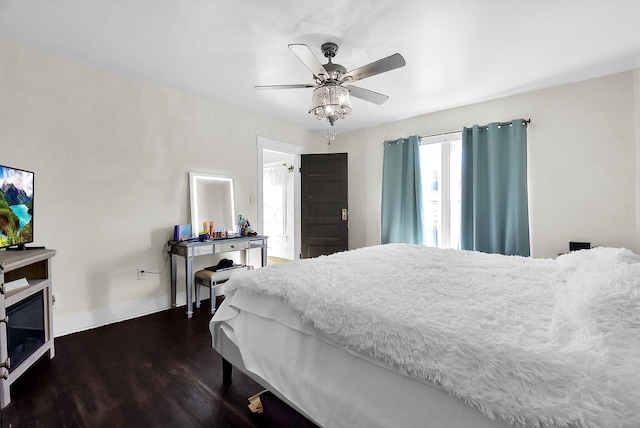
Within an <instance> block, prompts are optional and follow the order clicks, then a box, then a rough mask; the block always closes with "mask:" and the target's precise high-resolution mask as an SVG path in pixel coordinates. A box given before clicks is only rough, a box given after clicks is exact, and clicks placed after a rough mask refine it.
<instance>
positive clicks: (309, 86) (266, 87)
mask: <svg viewBox="0 0 640 428" xmlns="http://www.w3.org/2000/svg"><path fill="white" fill-rule="evenodd" d="M315 87H316V85H312V84H310V83H300V84H296V85H262V86H255V88H256V89H260V90H262V89H301V88H315Z"/></svg>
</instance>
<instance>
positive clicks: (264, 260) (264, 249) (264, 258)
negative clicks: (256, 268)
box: [260, 241, 267, 267]
mask: <svg viewBox="0 0 640 428" xmlns="http://www.w3.org/2000/svg"><path fill="white" fill-rule="evenodd" d="M260 251H261V253H262V267H265V266H266V265H267V242H266V241H265V242H264V245H263V246H262V248H261V249H260Z"/></svg>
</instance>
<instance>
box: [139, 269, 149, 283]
mask: <svg viewBox="0 0 640 428" xmlns="http://www.w3.org/2000/svg"><path fill="white" fill-rule="evenodd" d="M142 279H147V276H146V275H145V274H144V269H143V268H141V267H139V268H138V280H142Z"/></svg>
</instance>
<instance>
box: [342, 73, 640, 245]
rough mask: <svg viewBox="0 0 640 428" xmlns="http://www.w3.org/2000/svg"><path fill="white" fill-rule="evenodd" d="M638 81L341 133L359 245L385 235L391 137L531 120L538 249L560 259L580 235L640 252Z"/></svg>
mask: <svg viewBox="0 0 640 428" xmlns="http://www.w3.org/2000/svg"><path fill="white" fill-rule="evenodd" d="M638 81H640V73H639V72H638V71H637V70H636V71H633V72H626V73H620V74H615V75H611V76H606V77H603V78H598V79H593V80H588V81H583V82H578V83H574V84H570V85H565V86H560V87H556V88H551V89H546V90H541V91H536V92H531V93H527V94H523V95H518V96H512V97H508V98H503V99H499V100H494V101H490V102H483V103H479V104H475V105H470V106H466V107H461V108H456V109H452V110H447V111H442V112H438V113H433V114H428V115H424V116H420V117H415V118H412V119H408V120H403V121H398V122H392V123H387V124H383V125H380V126H377V127H374V128H369V129H366V130H362V131H355V132H352V133H348V134H342V135H341V134H338V136H337V138H336V140H335V141H334V143H333V144H332V145H331V151H335V152H343V151H347V152H348V153H349V207H350V210H351V229H350V231H349V241H350V247H351V248H357V247H362V246H367V245H374V244H378V243H380V201H381V181H382V154H383V147H382V142H383V141H384V140H387V139H389V140H390V139H397V138H400V137H406V136H409V135H421V136H425V135H432V134H437V133H442V132H447V131H454V130H460V129H462V127H464V126H471V125H474V124H479V125H483V124H487V123H490V122H495V121H507V120H511V119H516V118H525V119H526V118H531V120H532V123H531V125H530V126H529V131H528V149H529V150H528V152H529V153H528V162H529V163H528V170H529V201H530V203H529V210H530V224H531V247H532V255H533V256H534V257H554V256H555V255H557V254H558V253H560V252H564V251H567V250H568V241H576V240H578V241H590V242H592V243H593V244H594V245H607V246H624V247H627V248H630V249H632V250H634V251H638V249H640V247H639V240H638V234H637V230H638V227H640V226H639V225H640V220H638V219H637V215H636V212H637V210H638V204H637V202H636V198H637V194H638V186H639V184H638V180H637V177H636V170H637V166H638V165H639V162H638V160H637V156H636V147H637V146H639V145H640V142H637V141H636V130H637V129H638V125H637V123H640V120H638V113H636V112H637V107H636V104H640V101H639V100H640V89H638ZM634 83H635V85H634ZM634 88H635V92H634ZM634 94H635V95H634ZM354 108H355V107H354ZM346 120H348V119H346Z"/></svg>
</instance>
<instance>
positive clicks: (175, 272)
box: [171, 254, 178, 308]
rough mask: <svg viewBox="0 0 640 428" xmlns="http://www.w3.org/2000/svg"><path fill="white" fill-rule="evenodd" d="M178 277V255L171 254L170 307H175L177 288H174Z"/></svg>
mask: <svg viewBox="0 0 640 428" xmlns="http://www.w3.org/2000/svg"><path fill="white" fill-rule="evenodd" d="M177 277H178V256H176V255H175V254H171V307H172V308H175V307H176V295H177V294H178V290H177V288H176V283H177Z"/></svg>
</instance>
